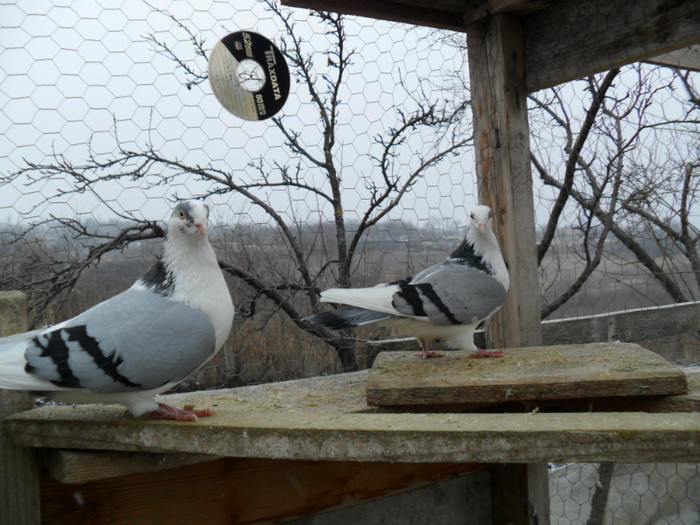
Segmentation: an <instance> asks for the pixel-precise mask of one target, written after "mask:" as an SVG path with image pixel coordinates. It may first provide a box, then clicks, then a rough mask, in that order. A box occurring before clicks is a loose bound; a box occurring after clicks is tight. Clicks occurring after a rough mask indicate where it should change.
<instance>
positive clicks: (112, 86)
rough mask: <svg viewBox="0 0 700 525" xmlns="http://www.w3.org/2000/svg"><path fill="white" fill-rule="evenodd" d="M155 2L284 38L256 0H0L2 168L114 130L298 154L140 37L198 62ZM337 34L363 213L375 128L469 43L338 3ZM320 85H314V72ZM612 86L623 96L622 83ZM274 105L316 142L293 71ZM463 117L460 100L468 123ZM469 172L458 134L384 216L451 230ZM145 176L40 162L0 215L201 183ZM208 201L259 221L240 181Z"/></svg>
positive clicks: (97, 147) (347, 197) (239, 154)
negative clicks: (84, 183)
mask: <svg viewBox="0 0 700 525" xmlns="http://www.w3.org/2000/svg"><path fill="white" fill-rule="evenodd" d="M234 4H235V6H234ZM158 9H161V10H166V9H167V12H168V13H170V14H172V15H173V16H174V17H175V18H176V19H177V20H180V21H182V22H183V23H184V24H186V26H187V28H189V29H190V30H191V31H192V32H193V34H195V35H196V37H197V39H201V41H202V42H203V48H204V49H205V51H206V52H207V53H208V52H210V50H211V49H212V48H213V47H214V45H215V43H216V42H217V41H218V40H219V39H220V38H222V37H224V36H225V35H227V34H228V33H230V32H233V31H239V30H243V29H247V30H252V31H255V32H258V33H260V34H262V35H264V36H266V37H268V38H269V39H271V40H272V41H273V42H275V43H276V44H277V45H278V46H279V45H280V43H281V41H282V39H283V38H284V36H285V31H284V29H283V27H282V25H281V23H280V21H279V20H278V19H276V18H275V17H274V16H273V15H272V14H271V13H270V12H268V11H267V10H266V8H265V6H264V4H263V3H262V2H260V1H257V0H237V1H236V2H230V1H211V2H201V1H195V0H187V1H185V0H183V1H178V2H168V1H165V0H153V2H151V4H150V5H149V4H148V3H146V2H144V1H143V0H126V1H116V0H114V1H110V0H100V1H92V0H90V1H85V0H79V1H68V0H62V1H60V0H59V1H48V0H19V1H16V2H15V1H13V2H8V1H5V0H0V20H2V27H1V28H0V112H1V113H2V118H0V176H7V175H8V174H11V173H14V172H16V171H17V170H20V169H22V168H23V167H25V166H26V164H27V162H35V163H46V162H50V161H51V158H52V155H55V154H57V155H62V156H65V158H66V159H68V160H70V161H71V162H74V163H76V164H83V163H85V162H86V159H88V157H89V155H91V154H92V155H95V156H96V157H97V158H99V159H101V160H104V159H107V158H109V157H110V156H111V155H113V154H114V152H115V151H116V148H117V142H119V143H121V144H122V146H124V147H126V148H129V149H133V150H139V151H140V150H143V149H145V148H146V147H147V146H149V145H150V146H152V147H153V148H154V149H155V150H156V151H157V152H159V153H160V154H161V155H163V156H165V157H168V158H171V159H178V160H181V161H183V162H186V163H188V164H192V165H202V166H208V165H211V166H212V167H214V168H216V169H220V170H223V171H226V172H230V173H231V174H232V175H233V177H234V179H235V180H236V181H237V182H239V183H245V182H250V181H252V180H253V179H254V178H255V177H257V176H258V174H257V172H256V171H255V170H254V169H252V168H251V167H250V164H251V163H254V164H257V163H260V162H262V165H263V166H264V169H265V171H266V172H267V173H272V174H274V173H275V170H274V166H275V165H290V166H295V165H296V164H297V162H299V156H298V155H294V154H290V151H289V150H288V149H287V148H285V147H284V137H283V135H282V134H281V133H280V131H279V130H278V129H277V128H276V126H275V125H274V124H273V123H272V122H271V121H269V120H266V121H260V122H251V121H244V120H242V119H240V118H238V117H235V116H233V115H231V114H230V113H228V112H227V111H226V110H225V109H224V108H223V107H222V106H221V104H219V102H218V101H217V100H216V98H215V96H214V94H213V91H212V88H211V86H210V85H209V83H208V82H203V83H201V84H199V85H197V86H194V87H192V88H191V89H187V82H188V78H187V77H186V76H185V75H184V74H183V72H182V70H180V69H178V68H177V67H176V66H175V64H174V63H173V62H172V61H171V60H169V59H167V58H166V57H165V56H163V55H162V54H159V53H157V50H156V49H155V46H154V44H153V42H151V41H150V40H149V35H150V36H153V37H155V38H156V39H157V40H158V41H160V42H163V43H166V44H167V45H168V46H169V47H170V48H171V49H173V50H174V52H175V53H176V54H177V56H178V57H180V58H181V59H182V60H184V61H185V63H186V64H187V65H188V66H189V67H191V68H192V70H193V71H195V72H198V73H199V72H205V71H206V69H207V63H206V60H204V59H203V58H202V57H198V56H196V54H195V53H194V52H193V46H192V44H191V42H190V41H189V35H188V34H187V33H186V31H184V30H183V29H182V28H181V27H179V26H178V25H177V24H176V23H175V22H174V21H173V20H172V19H171V18H169V17H168V16H166V15H165V14H163V13H161V12H158ZM283 11H284V13H285V14H286V15H288V16H289V17H290V21H291V23H292V24H294V27H295V31H296V32H297V34H298V35H299V36H300V37H301V39H302V41H303V46H304V52H305V53H307V54H308V56H310V57H311V58H312V59H313V60H314V71H315V74H317V75H318V76H319V77H320V76H321V75H323V74H325V73H329V72H332V71H333V68H332V67H330V66H329V65H328V63H327V58H326V57H325V55H324V54H323V53H324V52H325V51H327V50H329V49H332V48H333V41H332V39H331V38H330V37H329V36H328V35H327V34H326V29H327V28H326V26H324V25H323V24H322V23H321V22H319V21H318V20H317V19H315V18H314V17H312V16H310V14H309V12H308V11H306V10H303V9H291V8H283ZM346 33H347V35H348V43H347V47H348V48H349V49H351V50H352V51H353V52H354V55H353V57H352V62H351V65H350V67H349V69H348V72H347V76H346V80H345V82H344V83H343V85H342V87H341V90H340V98H341V106H340V108H341V109H340V115H339V126H338V132H337V143H336V146H335V148H334V157H335V161H336V163H337V166H338V169H339V173H340V174H341V177H342V185H343V199H344V212H345V213H346V216H347V217H349V218H351V219H353V218H354V219H357V218H358V217H359V216H360V215H361V213H362V211H363V210H364V209H365V207H366V206H367V203H368V199H369V198H370V192H369V190H368V187H369V186H371V184H372V183H374V182H376V181H377V180H378V177H380V174H379V172H378V170H377V167H376V162H375V160H373V156H375V157H376V156H377V155H379V153H380V149H379V148H378V147H377V144H376V137H378V136H379V135H382V134H385V133H386V131H387V130H388V129H390V128H392V127H395V126H396V125H397V122H398V120H397V112H398V111H403V112H404V113H406V114H409V113H410V112H411V111H412V110H414V109H415V108H416V99H417V98H418V97H419V96H420V95H421V94H425V96H426V97H427V98H428V99H429V100H431V101H433V102H438V103H441V102H442V101H444V100H448V101H453V102H454V100H453V99H454V93H461V92H462V90H461V87H460V83H461V82H464V81H465V80H464V79H465V78H466V77H467V63H466V57H465V50H464V49H463V48H462V49H458V48H457V47H455V46H453V45H447V44H445V43H440V42H438V41H436V33H435V31H434V30H432V29H429V28H421V27H414V26H410V25H403V24H393V23H389V22H384V21H376V20H369V19H364V18H358V17H347V18H346ZM460 37H461V35H460ZM458 74H460V75H458ZM317 85H318V89H319V90H323V89H324V84H323V81H322V80H319V81H318V82H317ZM454 86H457V87H456V88H454ZM445 88H454V89H445ZM616 88H619V89H620V91H619V96H620V97H622V96H624V82H619V83H616ZM567 90H568V91H567ZM580 91H581V90H580V85H579V86H575V83H571V84H570V85H569V86H567V87H566V88H565V91H564V94H565V95H564V96H567V97H568V96H571V97H572V100H574V103H573V105H572V108H573V109H572V110H573V111H577V110H579V109H581V108H583V107H584V104H585V101H584V100H583V99H581V100H580V105H578V102H579V101H578V100H577V99H576V98H575V97H577V96H579V97H580V94H578V95H577V94H576V93H580ZM658 108H659V110H660V111H664V112H667V113H669V114H672V113H673V111H674V110H677V108H678V106H677V105H674V101H673V99H672V98H671V97H670V93H669V97H668V99H667V100H661V102H660V103H659V104H658ZM674 108H675V109H674ZM278 116H280V117H281V118H282V119H283V121H284V123H285V125H286V126H287V127H288V128H289V129H291V130H293V131H294V132H297V133H299V134H300V137H301V139H302V140H303V142H304V145H305V147H307V148H308V150H309V151H310V153H312V154H313V155H314V156H317V157H320V156H322V151H321V147H320V143H321V135H320V126H319V115H318V111H317V110H316V108H315V106H314V105H313V104H312V103H311V102H310V95H309V93H308V91H307V90H306V89H305V87H304V85H303V84H302V83H299V82H297V81H296V80H295V79H292V83H291V91H290V95H289V98H288V100H287V103H286V105H285V106H284V108H283V109H282V111H281V112H280V113H279V114H278ZM469 118H470V116H469V114H468V113H467V115H466V117H465V119H464V126H465V129H468V124H469V122H468V121H469ZM534 126H540V127H539V128H538V129H537V130H536V133H542V134H543V133H544V132H546V129H545V128H546V126H547V125H546V124H545V127H544V128H542V127H541V125H540V124H534V123H533V122H532V121H531V128H533V127H534ZM434 140H435V137H434V136H432V135H431V134H429V133H413V134H411V135H410V137H408V139H407V140H406V142H405V144H403V146H402V150H401V151H402V153H401V155H399V156H398V157H397V158H396V159H394V169H395V170H396V173H399V174H405V173H407V172H409V171H410V170H412V169H414V168H415V166H416V164H417V163H418V162H419V159H420V157H421V155H426V154H429V153H430V151H431V147H432V145H433V142H434ZM654 140H655V139H654V138H653V137H652V138H651V139H650V141H651V143H650V149H653V148H654V147H655V145H656V143H655V142H654ZM657 149H658V148H657ZM546 155H547V156H548V159H547V160H548V161H549V162H550V164H551V165H552V166H556V165H558V164H559V163H561V158H562V151H561V146H560V143H555V144H554V147H553V148H552V149H551V150H550V151H548V152H546ZM300 166H301V172H300V173H301V174H302V176H303V179H304V181H305V182H312V183H314V184H316V185H321V187H323V188H324V189H326V190H327V186H324V185H323V184H324V182H323V174H322V172H321V171H320V170H319V169H317V168H314V167H313V166H311V165H310V164H309V163H308V162H304V161H302V162H301V164H300ZM474 179H475V170H474V160H473V156H472V152H471V148H465V149H464V150H462V151H461V153H460V154H459V155H456V156H450V157H449V158H447V159H445V161H443V162H442V163H441V164H440V165H438V166H435V167H431V168H430V169H428V170H427V171H426V173H425V176H424V177H423V178H422V179H421V180H419V181H418V182H417V183H416V184H415V185H414V186H413V187H412V189H411V191H410V192H409V193H408V194H407V195H406V196H405V197H404V198H403V200H402V204H401V206H399V207H397V208H396V209H394V210H393V211H392V212H391V214H390V215H389V216H388V218H387V219H388V220H400V221H405V222H409V223H412V224H426V223H430V224H435V225H441V224H442V225H444V226H445V227H448V228H451V227H453V226H455V225H465V224H466V223H467V220H466V218H467V213H468V209H469V208H470V207H471V206H472V205H474V204H475V203H476V197H475V191H476V190H475V186H474ZM153 182H154V180H153V179H151V180H141V181H127V180H122V181H119V182H110V183H107V182H105V183H100V184H99V185H98V186H96V188H97V191H98V192H99V198H98V196H96V195H95V194H92V193H90V192H86V193H83V194H72V195H67V196H64V197H58V198H57V197H55V195H56V193H57V192H61V191H65V190H68V189H70V186H69V183H68V182H67V181H66V179H65V178H64V177H48V176H46V175H36V180H34V181H31V183H30V181H29V180H28V178H27V177H19V178H17V179H16V181H15V182H13V183H12V184H5V185H2V186H1V187H0V220H4V221H8V220H9V221H12V222H15V221H20V220H28V221H31V220H37V219H41V218H46V217H48V216H50V215H52V214H53V215H68V216H73V215H77V216H78V217H84V216H90V217H97V218H98V219H100V220H104V221H105V222H109V221H111V220H113V218H114V217H115V216H116V215H126V216H134V217H136V218H146V219H164V218H165V217H166V216H167V213H168V209H169V206H170V201H169V200H170V199H171V198H172V197H173V196H174V195H178V196H180V197H187V196H189V195H194V194H197V193H199V192H202V191H206V190H207V189H208V188H210V186H209V185H207V184H205V183H202V182H201V181H198V180H196V179H193V178H191V177H190V178H184V177H183V178H180V179H179V182H178V183H177V184H171V185H167V186H166V185H154V184H153ZM535 186H536V188H535V200H536V202H535V209H536V214H537V217H536V219H537V221H538V223H539V224H540V225H542V224H543V223H544V222H545V221H546V218H547V215H548V211H549V204H548V202H549V201H548V200H547V197H550V198H551V195H552V192H551V191H549V192H548V191H546V190H542V189H541V187H538V185H537V180H535ZM264 199H265V200H266V201H268V202H270V203H272V204H273V205H274V206H275V207H276V208H277V209H278V210H280V212H281V213H282V214H283V215H284V216H285V217H287V218H290V219H294V220H301V221H304V220H317V219H318V218H319V216H320V217H324V218H326V219H329V218H331V217H332V210H331V209H330V206H329V205H328V204H327V203H325V202H324V201H323V200H322V199H318V198H315V197H313V195H309V194H305V193H302V192H293V193H286V192H284V191H273V192H269V193H267V194H265V195H264ZM210 204H212V208H213V216H214V218H215V220H218V221H219V222H221V223H231V222H236V221H253V222H267V220H268V219H267V217H266V216H265V215H264V213H262V212H261V211H260V210H259V208H257V207H255V206H253V205H251V204H250V202H248V201H247V200H246V199H245V198H243V197H241V196H239V195H235V194H226V195H220V196H217V197H212V198H211V199H210Z"/></svg>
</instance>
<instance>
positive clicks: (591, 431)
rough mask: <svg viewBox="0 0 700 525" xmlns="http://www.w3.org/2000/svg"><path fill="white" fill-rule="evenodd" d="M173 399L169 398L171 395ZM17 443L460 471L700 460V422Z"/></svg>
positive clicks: (226, 426)
mask: <svg viewBox="0 0 700 525" xmlns="http://www.w3.org/2000/svg"><path fill="white" fill-rule="evenodd" d="M166 400H167V397H166ZM6 432H7V433H8V435H9V436H10V437H11V439H12V441H13V442H14V443H15V444H17V445H22V446H32V447H44V448H76V449H93V450H127V451H138V452H157V453H161V452H187V453H194V454H211V455H217V456H225V457H259V458H273V459H313V460H329V461H395V462H419V463H422V462H457V463H470V462H478V463H536V462H547V461H555V462H577V461H578V462H586V461H621V462H625V461H629V462H641V461H647V462H648V461H660V462H664V461H667V462H673V461H691V462H692V461H700V414H698V413H692V414H647V413H639V412H628V413H622V412H614V413H564V414H541V413H528V414H507V415H504V414H454V413H450V414H344V413H337V412H334V413H324V412H307V411H303V410H299V411H293V410H285V411H281V410H261V411H255V412H249V411H240V412H235V411H224V410H221V411H219V412H217V414H216V415H215V416H213V417H211V418H207V419H206V420H203V421H199V422H196V423H193V424H182V423H179V422H177V421H174V422H171V421H141V420H134V419H133V418H130V417H128V416H126V415H124V411H123V409H122V408H120V407H97V406H83V407H58V406H57V407H42V408H38V409H34V410H32V411H29V412H24V413H21V414H17V415H14V416H12V417H10V418H9V419H8V420H7V422H6Z"/></svg>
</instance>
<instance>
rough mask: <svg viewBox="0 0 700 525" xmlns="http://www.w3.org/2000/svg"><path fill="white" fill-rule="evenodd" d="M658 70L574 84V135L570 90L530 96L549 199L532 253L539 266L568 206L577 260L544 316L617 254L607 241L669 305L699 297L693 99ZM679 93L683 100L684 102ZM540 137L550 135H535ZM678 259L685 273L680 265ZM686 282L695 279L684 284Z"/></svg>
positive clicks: (698, 162)
mask: <svg viewBox="0 0 700 525" xmlns="http://www.w3.org/2000/svg"><path fill="white" fill-rule="evenodd" d="M661 71H664V70H661V69H659V68H658V67H651V66H648V65H640V64H638V65H634V66H631V67H628V68H626V69H625V79H624V80H623V79H621V78H620V71H619V70H614V71H610V72H608V73H606V74H604V75H598V76H594V77H589V78H588V79H585V80H583V81H580V82H579V84H583V83H584V82H585V84H584V85H585V93H586V94H587V98H586V102H585V104H586V106H585V107H584V114H585V116H584V117H583V119H582V124H581V125H580V127H579V128H578V129H577V128H576V126H577V120H576V118H575V117H574V113H575V112H576V111H577V110H578V108H574V107H572V103H571V98H570V96H567V94H565V93H564V90H566V89H571V86H564V87H561V86H560V87H557V88H552V89H550V90H546V91H544V92H541V93H536V94H533V95H532V96H531V97H530V100H531V103H532V112H533V113H534V119H535V120H536V122H537V129H538V132H537V133H536V134H535V140H534V141H533V142H534V144H535V146H534V148H533V152H532V162H533V166H534V169H535V173H536V174H537V176H538V177H539V179H540V180H541V181H542V182H543V183H544V184H545V185H546V186H548V187H550V188H553V189H554V190H555V192H554V195H556V196H555V197H553V205H552V208H551V213H550V216H549V221H548V223H547V227H546V228H545V230H544V234H543V237H542V240H541V241H540V243H539V245H538V260H539V262H540V263H541V262H542V260H543V258H544V256H545V254H547V252H548V250H549V249H550V248H551V246H552V241H553V239H554V235H555V232H556V230H557V228H558V227H560V226H561V218H562V212H563V210H564V207H565V206H569V209H570V210H572V213H571V214H570V215H569V216H570V217H571V216H572V215H573V216H574V217H575V220H574V224H573V226H574V227H575V228H576V229H578V230H579V232H580V235H579V236H578V238H579V239H580V243H579V250H578V253H579V256H580V258H581V259H582V260H583V262H584V265H583V268H582V270H581V271H580V272H579V274H578V275H577V276H576V278H575V279H574V280H573V281H572V282H571V283H569V285H568V287H567V288H566V289H565V290H564V291H563V292H561V293H560V294H559V295H558V296H557V297H555V298H554V299H553V300H551V302H549V304H546V305H544V307H543V310H542V317H543V318H544V317H547V316H548V315H550V314H551V313H552V312H554V311H555V310H557V309H558V308H560V307H561V306H562V305H563V304H565V303H566V301H568V300H569V299H570V298H571V297H572V296H573V295H574V294H576V292H578V291H579V290H580V289H581V288H582V286H583V285H584V284H585V283H586V282H587V280H588V279H589V278H590V276H591V275H592V274H593V272H594V271H595V270H596V268H597V267H598V265H599V264H600V263H601V261H602V260H603V254H604V253H608V256H609V257H611V256H613V255H614V254H613V253H612V252H611V251H610V248H609V247H606V241H608V238H609V237H610V236H612V238H614V239H615V240H616V241H617V242H618V243H619V245H620V246H622V247H624V249H626V250H627V251H628V253H630V254H632V256H633V258H634V260H635V261H636V262H637V263H638V264H639V265H640V266H641V267H643V268H644V269H646V271H648V272H649V274H650V275H651V276H652V277H653V278H654V279H655V280H656V281H657V282H658V283H659V284H660V285H661V286H662V287H663V289H664V290H665V291H666V293H667V294H668V296H669V297H670V298H671V299H672V300H673V301H674V302H685V301H688V300H692V299H694V298H696V297H697V295H698V285H699V284H700V280H699V279H700V273H699V272H700V265H699V264H698V253H697V242H698V238H699V234H700V231H699V230H698V228H697V226H696V225H694V224H693V222H692V213H693V208H694V207H695V206H696V205H697V195H698V181H699V180H700V179H699V177H698V166H700V156H699V155H698V153H699V150H698V145H699V144H700V142H699V139H698V132H697V125H698V123H699V122H700V119H699V117H700V114H699V113H698V105H697V100H698V97H697V91H696V90H695V88H694V87H693V83H692V79H691V78H690V77H689V75H688V74H687V73H682V72H680V71H678V70H675V71H672V70H668V69H666V70H665V71H664V72H665V73H667V74H661V73H660V72H661ZM615 83H618V85H617V86H615V85H614V84H615ZM626 86H627V87H626ZM679 87H682V88H683V90H680V89H679ZM683 91H685V93H686V94H687V98H686V97H683V96H681V94H682V93H683ZM662 98H664V99H665V103H664V102H661V99H662ZM574 100H575V101H577V102H579V101H580V100H579V98H574ZM672 106H673V107H672ZM659 108H661V111H659ZM664 108H665V109H664ZM543 129H548V130H549V133H546V134H545V133H541V131H542V130H543ZM557 144H559V146H557ZM557 147H558V148H559V149H560V151H562V152H563V153H564V154H565V158H564V162H563V163H562V165H563V166H564V168H563V169H561V170H558V171H557V170H556V166H558V165H560V164H559V163H557V162H551V160H550V159H551V154H552V150H553V149H555V148H557ZM648 241H652V242H648ZM657 252H658V254H657ZM616 253H617V254H619V251H618V252H616ZM676 254H680V255H681V258H682V259H684V260H685V261H686V262H687V263H688V266H689V268H690V269H691V271H689V272H686V271H682V270H681V269H680V268H678V267H677V265H678V264H679V259H678V258H677V257H676V256H675V255H676ZM686 276H694V278H691V281H689V280H688V279H686Z"/></svg>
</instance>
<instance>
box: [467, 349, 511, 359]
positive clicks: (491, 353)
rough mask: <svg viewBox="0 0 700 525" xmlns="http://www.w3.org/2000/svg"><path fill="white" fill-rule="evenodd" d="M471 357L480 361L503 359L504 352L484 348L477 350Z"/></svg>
mask: <svg viewBox="0 0 700 525" xmlns="http://www.w3.org/2000/svg"><path fill="white" fill-rule="evenodd" d="M469 357H471V358H472V359H479V358H482V357H503V351H502V350H484V349H483V348H477V349H476V352H474V353H473V354H471V355H470V356H469Z"/></svg>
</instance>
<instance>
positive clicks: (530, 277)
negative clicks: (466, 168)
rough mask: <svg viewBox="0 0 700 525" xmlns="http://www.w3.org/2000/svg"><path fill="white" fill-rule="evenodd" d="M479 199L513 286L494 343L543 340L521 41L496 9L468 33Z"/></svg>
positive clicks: (517, 27) (494, 328)
mask: <svg viewBox="0 0 700 525" xmlns="http://www.w3.org/2000/svg"><path fill="white" fill-rule="evenodd" d="M467 39H468V40H467V49H468V51H469V77H470V83H471V91H472V111H473V116H474V137H475V139H474V141H475V157H476V172H477V181H478V188H479V199H480V201H481V202H482V203H484V204H488V205H489V206H490V207H491V209H492V210H493V211H494V216H495V220H494V224H495V226H496V232H497V236H498V238H499V242H500V244H501V249H502V250H503V255H504V259H505V260H506V263H507V264H508V271H509V273H510V290H509V291H508V298H507V300H506V304H505V306H504V307H503V309H502V310H501V312H500V314H499V315H497V316H494V319H493V321H492V322H491V323H490V327H489V331H488V339H489V341H490V344H491V345H493V346H495V347H501V348H502V347H518V346H533V345H538V344H540V343H541V341H542V332H541V328H540V289H539V276H538V272H537V255H536V248H537V246H536V241H535V213H534V203H533V193H532V173H531V170H530V139H529V125H528V119H527V93H526V91H525V81H524V67H525V65H524V62H525V61H524V51H523V49H524V43H523V36H522V27H521V23H520V21H519V20H518V19H517V18H514V17H511V16H506V15H497V16H494V17H490V18H487V19H485V20H484V22H483V23H478V24H474V25H472V26H470V27H469V28H468V31H467Z"/></svg>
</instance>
